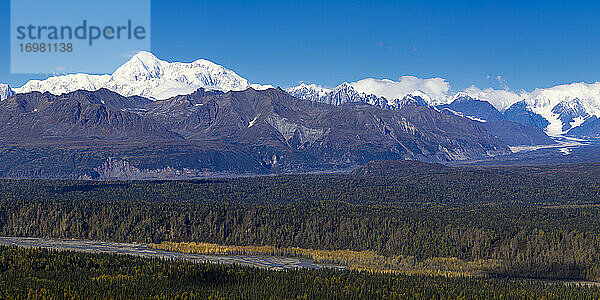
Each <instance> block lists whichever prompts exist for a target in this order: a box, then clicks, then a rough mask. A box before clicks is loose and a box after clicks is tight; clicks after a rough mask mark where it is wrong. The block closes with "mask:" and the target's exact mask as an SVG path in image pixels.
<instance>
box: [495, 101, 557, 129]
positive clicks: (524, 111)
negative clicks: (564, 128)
mask: <svg viewBox="0 0 600 300" xmlns="http://www.w3.org/2000/svg"><path fill="white" fill-rule="evenodd" d="M504 117H505V118H506V119H507V120H510V121H513V122H517V123H519V124H523V125H530V126H534V127H537V128H539V129H544V128H546V127H548V125H550V122H548V121H547V120H546V119H544V117H542V116H540V115H539V114H536V113H534V112H533V111H531V109H530V108H529V107H527V103H526V102H525V101H519V102H517V103H515V104H513V105H511V106H510V107H509V108H508V109H507V110H505V111H504Z"/></svg>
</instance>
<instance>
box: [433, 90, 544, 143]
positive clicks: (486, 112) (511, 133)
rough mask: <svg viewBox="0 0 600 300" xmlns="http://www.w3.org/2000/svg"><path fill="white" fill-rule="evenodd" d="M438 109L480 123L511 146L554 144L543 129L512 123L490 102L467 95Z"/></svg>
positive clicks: (459, 95)
mask: <svg viewBox="0 0 600 300" xmlns="http://www.w3.org/2000/svg"><path fill="white" fill-rule="evenodd" d="M438 108H440V109H447V110H449V111H450V112H451V113H454V114H456V113H458V114H459V115H463V116H465V117H467V118H471V119H473V120H476V121H478V122H480V123H481V126H483V127H484V128H485V129H486V130H487V131H488V132H490V133H491V134H492V135H494V136H496V137H498V139H500V140H502V141H503V142H505V143H507V144H508V145H511V146H519V145H546V144H553V143H554V141H552V139H551V138H549V137H548V136H547V135H546V134H545V133H544V132H543V131H542V130H541V129H539V128H537V127H535V126H532V125H523V124H519V123H516V122H513V121H510V120H508V119H506V117H505V116H504V115H502V114H501V113H500V112H499V111H498V110H497V109H496V108H494V107H493V106H492V105H491V104H490V103H489V102H487V101H482V100H478V99H474V98H472V97H471V96H469V95H467V94H462V93H459V94H457V95H456V97H455V99H454V101H453V102H452V103H450V104H447V105H441V106H438Z"/></svg>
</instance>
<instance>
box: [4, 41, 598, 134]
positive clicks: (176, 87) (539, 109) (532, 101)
mask: <svg viewBox="0 0 600 300" xmlns="http://www.w3.org/2000/svg"><path fill="white" fill-rule="evenodd" d="M405 79H406V81H414V80H416V78H414V77H411V76H404V77H403V78H402V80H405ZM428 80H429V79H428ZM431 80H433V79H431ZM426 81H427V80H426ZM436 84H437V85H439V84H440V83H439V82H426V83H425V84H423V85H421V86H416V85H415V86H411V85H403V82H395V81H392V80H387V79H384V80H376V79H363V80H360V81H357V82H344V83H342V84H340V85H339V86H337V87H335V88H332V89H329V88H324V87H321V86H319V85H316V84H305V83H301V84H300V85H298V86H294V87H290V88H287V89H286V91H287V92H288V93H289V94H291V95H292V96H295V97H297V98H300V99H304V100H311V101H315V102H321V103H326V104H331V105H341V104H344V103H348V102H363V103H368V104H372V105H375V106H378V107H381V108H384V109H392V110H394V109H398V108H400V107H401V106H402V105H403V101H406V100H407V99H405V97H406V96H411V97H413V98H420V99H422V100H424V101H425V103H427V105H429V106H440V105H448V104H450V103H451V102H452V101H453V100H454V99H455V98H456V97H457V95H458V94H464V93H466V94H468V95H469V96H470V97H471V98H473V99H475V100H480V101H487V102H489V103H491V104H492V105H493V106H494V108H495V109H496V110H498V111H499V112H500V113H502V114H503V115H504V116H505V118H506V119H507V120H509V121H512V122H516V123H519V124H521V125H524V126H534V127H536V128H539V129H541V130H543V131H544V132H545V133H546V134H548V135H550V136H571V137H578V138H594V137H598V136H600V132H598V131H596V130H595V128H597V127H600V124H598V122H600V121H597V119H598V117H600V83H595V84H585V83H573V84H567V85H559V86H555V87H551V88H546V89H536V90H534V91H532V92H521V93H518V94H517V93H513V92H509V91H504V90H501V91H498V90H491V91H490V90H479V89H476V88H473V87H472V88H469V89H466V90H465V91H463V92H459V93H457V94H451V93H450V92H449V90H447V87H446V89H442V90H441V91H440V90H439V89H436V88H432V87H431V86H435V85H436ZM249 87H252V88H254V89H257V90H260V89H266V88H269V87H272V86H270V85H261V84H251V83H250V82H249V81H248V80H246V79H245V78H243V77H241V76H240V75H238V74H236V73H235V72H234V71H232V70H229V69H227V68H225V67H223V66H221V65H218V64H215V63H213V62H210V61H208V60H205V59H199V60H196V61H194V62H191V63H181V62H167V61H164V60H160V59H158V58H157V57H156V56H154V55H153V54H152V53H149V52H140V53H138V54H136V55H135V56H133V57H132V58H131V59H130V60H129V61H127V62H126V63H125V64H123V65H122V66H121V67H119V68H118V69H117V70H116V71H115V72H114V73H113V74H107V75H89V74H68V75H62V76H54V77H50V78H48V79H46V80H31V81H29V82H27V83H26V84H25V85H23V86H22V87H20V88H14V89H12V92H11V90H10V88H9V87H7V86H0V99H4V98H6V97H8V96H10V95H11V94H12V93H28V92H32V91H38V92H50V93H52V94H56V95H60V94H64V93H68V92H72V91H77V90H88V91H95V90H98V89H100V88H106V89H108V90H111V91H114V92H117V93H119V94H121V95H123V96H134V95H135V96H142V97H145V98H148V99H151V100H162V99H167V98H170V97H173V96H177V95H183V94H190V93H192V92H194V91H196V90H197V89H198V88H204V89H209V90H218V91H223V92H227V91H241V90H245V89H247V88H249ZM386 88H387V89H395V92H394V93H393V94H391V96H390V93H386V92H385V89H386ZM386 96H387V97H386ZM473 117H478V116H473ZM483 119H485V118H483ZM580 126H583V127H582V128H579V129H575V128H577V127H580ZM517 142H518V141H517ZM524 144H531V142H527V139H526V140H525V141H524Z"/></svg>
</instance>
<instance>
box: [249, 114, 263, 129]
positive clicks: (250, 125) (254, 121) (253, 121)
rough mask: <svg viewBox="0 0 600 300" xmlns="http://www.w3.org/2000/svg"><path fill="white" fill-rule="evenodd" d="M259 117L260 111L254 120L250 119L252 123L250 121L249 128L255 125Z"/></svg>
mask: <svg viewBox="0 0 600 300" xmlns="http://www.w3.org/2000/svg"><path fill="white" fill-rule="evenodd" d="M258 117H260V113H259V114H258V115H256V117H254V119H252V121H250V123H248V128H250V127H252V126H253V125H254V123H256V120H258Z"/></svg>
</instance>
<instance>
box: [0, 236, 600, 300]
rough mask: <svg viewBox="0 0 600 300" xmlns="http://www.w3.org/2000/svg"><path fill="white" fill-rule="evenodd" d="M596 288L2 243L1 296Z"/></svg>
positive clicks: (484, 295) (475, 294) (477, 293)
mask: <svg viewBox="0 0 600 300" xmlns="http://www.w3.org/2000/svg"><path fill="white" fill-rule="evenodd" d="M599 297H600V288H598V287H593V286H592V287H587V286H578V285H572V284H563V283H546V282H538V281H528V280H510V279H478V278H467V277H442V276H422V275H418V276H406V275H397V274H380V273H371V272H358V271H334V270H310V271H309V270H294V271H268V270H263V269H257V268H249V267H238V266H231V265H221V264H196V263H189V262H183V261H166V260H160V259H149V258H140V257H133V256H122V255H114V254H90V253H76V252H58V251H50V250H35V249H18V248H9V247H0V298H2V299H25V298H27V299H43V298H47V299H53V298H54V299H62V298H69V299H95V298H104V299H124V298H140V299H144V298H146V299H147V298H153V299H299V298H304V299H398V298H411V299H458V298H467V299H507V298H508V299H517V298H522V299H596V298H599Z"/></svg>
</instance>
